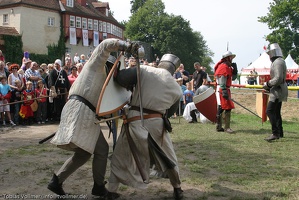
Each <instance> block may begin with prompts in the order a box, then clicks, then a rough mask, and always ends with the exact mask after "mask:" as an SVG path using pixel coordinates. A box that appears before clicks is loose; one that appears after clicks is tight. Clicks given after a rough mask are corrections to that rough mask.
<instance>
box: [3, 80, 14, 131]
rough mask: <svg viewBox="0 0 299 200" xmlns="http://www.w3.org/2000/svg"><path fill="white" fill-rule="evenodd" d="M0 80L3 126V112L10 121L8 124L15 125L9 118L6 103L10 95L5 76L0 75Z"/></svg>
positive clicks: (8, 109)
mask: <svg viewBox="0 0 299 200" xmlns="http://www.w3.org/2000/svg"><path fill="white" fill-rule="evenodd" d="M0 82H1V84H0V112H1V116H2V119H3V122H2V123H3V126H5V125H6V121H5V114H6V116H7V118H8V120H9V122H10V125H11V126H15V125H16V124H15V123H14V122H13V121H12V120H11V116H10V105H7V104H8V103H9V100H10V97H11V88H10V86H9V85H8V84H7V78H6V76H2V77H0Z"/></svg>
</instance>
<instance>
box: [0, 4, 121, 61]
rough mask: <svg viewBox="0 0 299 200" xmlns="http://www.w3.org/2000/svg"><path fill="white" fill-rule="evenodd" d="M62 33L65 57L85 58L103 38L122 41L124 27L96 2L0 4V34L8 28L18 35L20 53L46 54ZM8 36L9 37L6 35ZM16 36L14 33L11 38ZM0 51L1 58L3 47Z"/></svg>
mask: <svg viewBox="0 0 299 200" xmlns="http://www.w3.org/2000/svg"><path fill="white" fill-rule="evenodd" d="M61 27H62V29H63V34H64V40H65V44H66V53H69V54H71V56H74V55H75V53H78V55H80V54H85V55H86V56H87V55H89V54H90V53H91V52H92V51H93V50H94V49H95V47H96V46H97V45H98V44H99V43H100V42H101V41H102V40H104V39H106V38H119V39H124V36H123V32H124V26H123V25H121V24H120V23H119V22H117V20H115V19H114V17H113V16H112V15H111V13H110V7H109V3H107V2H101V1H97V0H0V34H1V33H4V34H7V33H6V32H5V30H7V29H8V28H10V29H15V30H16V32H17V33H18V34H19V35H22V41H23V50H24V51H28V52H30V53H36V54H47V53H48V49H47V46H48V45H53V44H57V43H58V40H59V38H60V37H61V30H60V29H61ZM8 34H9V33H8ZM15 34H16V33H15V32H14V35H15ZM0 49H1V50H2V51H3V52H4V54H5V44H4V43H3V41H1V35H0Z"/></svg>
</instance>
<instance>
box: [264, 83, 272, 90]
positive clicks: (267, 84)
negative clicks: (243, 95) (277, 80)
mask: <svg viewBox="0 0 299 200" xmlns="http://www.w3.org/2000/svg"><path fill="white" fill-rule="evenodd" d="M270 88H271V86H270V84H269V81H267V82H265V83H264V85H263V89H264V90H267V91H269V90H270Z"/></svg>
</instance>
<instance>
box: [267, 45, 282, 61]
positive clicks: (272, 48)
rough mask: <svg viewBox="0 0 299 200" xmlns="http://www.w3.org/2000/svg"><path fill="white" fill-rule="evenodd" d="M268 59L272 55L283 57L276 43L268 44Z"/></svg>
mask: <svg viewBox="0 0 299 200" xmlns="http://www.w3.org/2000/svg"><path fill="white" fill-rule="evenodd" d="M267 54H268V55H269V57H270V59H271V58H273V57H283V55H282V51H281V48H280V46H279V45H278V44H277V43H273V44H270V49H269V50H268V51H267Z"/></svg>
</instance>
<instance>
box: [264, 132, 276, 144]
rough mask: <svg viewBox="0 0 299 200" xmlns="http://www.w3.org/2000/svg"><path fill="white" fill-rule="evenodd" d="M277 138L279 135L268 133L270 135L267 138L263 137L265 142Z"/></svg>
mask: <svg viewBox="0 0 299 200" xmlns="http://www.w3.org/2000/svg"><path fill="white" fill-rule="evenodd" d="M278 139H279V135H274V134H272V135H270V137H268V138H265V140H266V141H267V142H272V141H273V140H278Z"/></svg>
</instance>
